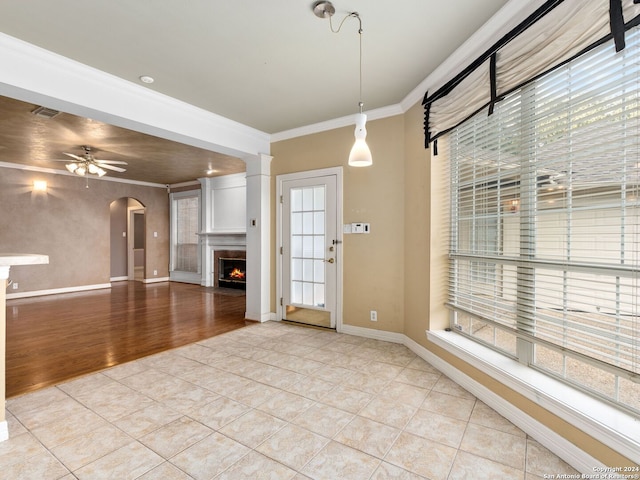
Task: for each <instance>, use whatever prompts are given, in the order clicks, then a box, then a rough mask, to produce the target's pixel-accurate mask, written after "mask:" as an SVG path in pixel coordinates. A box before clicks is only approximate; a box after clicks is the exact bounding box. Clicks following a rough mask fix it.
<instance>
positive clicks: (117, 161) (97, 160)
mask: <svg viewBox="0 0 640 480" xmlns="http://www.w3.org/2000/svg"><path fill="white" fill-rule="evenodd" d="M93 161H94V162H98V163H110V164H112V165H127V162H121V161H120V160H100V159H98V158H94V159H93Z"/></svg>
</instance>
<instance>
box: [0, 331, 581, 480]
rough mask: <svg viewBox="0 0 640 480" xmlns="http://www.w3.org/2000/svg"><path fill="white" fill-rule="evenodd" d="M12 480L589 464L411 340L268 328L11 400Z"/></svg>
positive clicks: (527, 470)
mask: <svg viewBox="0 0 640 480" xmlns="http://www.w3.org/2000/svg"><path fill="white" fill-rule="evenodd" d="M7 418H8V423H9V433H10V438H9V440H7V441H5V442H2V443H0V472H2V473H1V476H2V478H11V479H12V480H18V479H28V480H33V479H38V480H43V479H64V480H71V479H74V478H78V479H91V480H94V479H103V478H113V479H118V480H122V479H134V478H138V479H144V480H150V479H162V480H172V479H198V480H204V479H213V478H215V479H232V480H238V479H251V480H255V479H274V480H281V479H296V480H301V479H306V478H311V479H331V480H336V479H355V480H360V479H372V480H373V479H375V480H379V479H407V480H409V479H421V478H428V479H433V480H439V479H465V478H468V479H494V478H501V479H523V480H533V479H538V478H542V476H543V475H544V474H545V473H556V474H557V473H577V472H575V470H573V469H572V468H571V467H569V466H568V465H567V464H565V463H564V462H563V461H561V460H560V459H559V458H558V457H556V456H555V455H553V454H552V453H551V452H549V451H548V450H547V449H546V448H544V447H543V446H542V445H540V444H539V443H538V442H536V441H535V440H533V439H532V438H530V437H529V436H527V435H526V434H525V433H523V432H522V431H521V430H519V429H518V428H516V427H515V426H514V425H513V424H511V423H509V422H508V421H507V420H505V419H504V418H503V417H501V416H499V415H498V414H497V413H495V412H494V411H493V410H491V409H490V408H489V407H487V406H486V405H485V404H483V403H482V402H480V401H479V400H477V399H476V398H474V397H473V396H472V395H471V394H470V393H468V392H467V391H465V390H463V389H462V388H460V387H459V386H458V385H456V384H455V383H453V382H452V381H451V380H449V379H448V378H447V377H445V376H443V375H441V374H440V373H439V372H438V371H436V370H435V369H434V368H433V367H431V366H430V365H429V364H428V363H426V362H425V361H424V360H422V359H421V358H419V357H417V356H416V355H415V354H413V353H412V352H411V351H410V350H408V349H407V348H406V347H404V346H401V345H397V344H392V343H387V342H382V341H378V340H370V339H365V338H360V337H354V336H349V335H343V334H337V333H334V332H330V331H323V330H316V329H311V328H304V327H297V326H291V325H285V324H280V323H277V322H268V323H265V324H256V325H252V326H248V327H246V328H242V329H240V330H235V331H233V332H230V333H227V334H224V335H220V336H217V337H213V338H210V339H208V340H205V341H202V342H198V343H195V344H192V345H189V346H186V347H182V348H178V349H175V350H171V351H168V352H164V353H161V354H158V355H154V356H151V357H147V358H144V359H141V360H137V361H135V362H131V363H127V364H123V365H119V366H116V367H113V368H111V369H108V370H104V371H102V372H99V373H95V374H92V375H88V376H85V377H81V378H78V379H76V380H72V381H69V382H67V383H63V384H60V385H57V386H55V387H51V388H47V389H44V390H40V391H38V392H34V393H30V394H27V395H24V396H21V397H16V398H12V399H9V400H8V401H7Z"/></svg>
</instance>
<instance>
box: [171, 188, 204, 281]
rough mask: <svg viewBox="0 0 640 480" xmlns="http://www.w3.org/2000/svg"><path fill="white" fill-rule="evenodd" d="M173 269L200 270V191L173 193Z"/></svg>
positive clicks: (183, 270)
mask: <svg viewBox="0 0 640 480" xmlns="http://www.w3.org/2000/svg"><path fill="white" fill-rule="evenodd" d="M171 213H172V219H173V221H172V234H173V235H172V237H173V238H172V248H171V254H172V255H171V265H172V268H171V270H172V271H180V272H192V273H197V272H199V271H200V270H199V261H198V260H199V251H198V232H199V231H200V228H199V218H200V195H199V192H197V193H194V192H185V193H184V194H172V201H171Z"/></svg>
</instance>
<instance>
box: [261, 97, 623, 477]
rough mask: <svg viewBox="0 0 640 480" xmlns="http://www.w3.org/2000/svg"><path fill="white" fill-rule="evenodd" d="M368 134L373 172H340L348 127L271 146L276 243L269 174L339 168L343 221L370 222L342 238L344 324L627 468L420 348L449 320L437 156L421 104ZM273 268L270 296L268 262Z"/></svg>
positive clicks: (527, 405)
mask: <svg viewBox="0 0 640 480" xmlns="http://www.w3.org/2000/svg"><path fill="white" fill-rule="evenodd" d="M367 131H368V135H367V143H368V144H369V146H370V148H371V151H372V154H373V159H374V165H373V167H370V168H365V169H356V168H350V167H347V166H346V163H347V155H348V151H349V149H350V147H351V145H352V143H353V127H348V128H341V129H336V130H332V131H328V132H323V133H318V134H314V135H309V136H306V137H301V138H296V139H292V140H285V141H281V142H277V143H274V144H273V145H272V149H271V152H272V155H273V157H274V158H273V162H272V175H273V180H272V182H273V183H272V191H273V192H274V198H273V200H272V232H274V233H273V238H272V242H273V245H275V226H276V225H275V207H276V204H275V192H276V189H275V176H276V175H279V174H284V173H293V172H299V171H304V170H312V169H318V168H326V167H335V166H343V167H344V200H345V201H344V222H345V223H350V222H355V221H362V222H369V223H371V234H370V236H367V235H345V238H344V284H345V285H344V308H343V318H344V323H345V324H346V325H354V326H359V327H366V328H373V329H380V330H385V331H388V332H398V333H403V334H405V335H406V336H407V337H409V338H410V339H411V340H413V341H415V342H417V343H418V344H420V345H422V346H423V347H425V348H426V349H428V350H429V351H431V352H432V353H434V354H435V355H437V356H439V357H441V358H442V359H443V360H444V361H446V362H448V363H449V364H451V365H452V366H453V367H455V368H457V369H458V370H460V371H462V372H463V373H464V374H466V375H467V376H469V377H471V378H472V379H473V380H475V381H477V382H479V383H480V384H481V385H483V386H484V387H486V388H488V389H489V390H491V391H492V392H494V393H496V394H497V395H499V396H501V397H503V398H505V399H506V400H507V401H509V402H511V403H512V404H513V405H515V406H516V407H517V408H520V409H521V410H523V411H525V412H526V413H527V414H528V415H530V416H531V417H533V418H534V419H535V420H537V421H539V422H541V423H542V424H543V425H545V426H547V427H548V428H550V429H551V430H553V431H555V432H557V433H558V434H560V435H562V436H563V437H565V438H566V439H568V440H569V441H571V442H573V443H574V444H576V445H577V446H578V447H579V448H581V449H582V450H584V451H585V452H587V453H588V454H590V455H592V456H593V457H594V458H596V459H598V460H600V461H601V462H603V463H604V464H607V465H612V466H618V465H631V464H632V463H631V462H630V461H629V460H628V459H625V458H624V457H622V456H621V455H619V454H618V453H616V452H615V451H613V450H611V449H610V448H609V447H607V446H606V445H604V444H603V443H601V442H599V441H598V440H596V439H594V438H592V437H590V436H589V435H586V434H585V433H584V432H582V431H580V430H579V429H577V428H576V427H574V426H572V425H570V424H568V423H566V422H565V421H563V420H561V419H560V418H558V417H556V416H555V415H553V414H551V413H550V412H548V411H547V410H544V409H543V408H541V407H540V406H539V405H537V404H535V403H534V402H532V401H530V400H528V399H526V398H525V397H523V396H522V395H520V394H518V393H516V392H514V391H512V390H510V389H509V388H507V387H506V386H504V385H503V384H501V383H499V382H497V381H495V380H494V379H493V378H491V377H489V376H488V375H486V374H485V373H484V372H482V371H480V370H478V369H477V368H475V367H473V366H472V365H469V364H467V363H465V362H463V361H461V360H459V359H458V358H457V357H455V356H453V355H451V354H450V353H449V352H447V351H445V350H443V349H441V348H439V347H437V346H436V345H434V344H432V343H430V342H429V341H428V340H427V337H426V333H425V331H426V330H428V329H430V328H432V329H434V328H443V327H444V326H445V325H446V324H447V322H448V312H447V309H446V308H445V307H444V302H445V299H446V292H447V249H448V227H447V216H448V208H449V207H448V189H447V183H446V181H443V179H444V178H445V177H444V174H445V173H444V172H445V169H446V165H444V164H443V163H442V159H443V158H444V157H438V156H434V157H431V155H430V153H429V151H428V150H425V148H424V133H423V110H422V107H421V106H420V105H419V104H417V105H415V106H414V107H413V108H411V109H410V110H408V111H407V112H406V113H405V114H404V115H400V116H396V117H392V118H387V119H383V120H377V121H371V122H368V123H367ZM443 147H444V145H443V144H442V142H441V144H440V148H443ZM273 250H274V252H275V250H276V248H274V249H273ZM272 267H273V268H272V292H275V254H274V255H273V256H272ZM273 295H274V298H272V311H275V310H276V309H275V304H276V299H275V293H274V294H273ZM374 308H375V309H377V310H378V315H379V321H378V322H377V323H372V322H370V321H369V310H371V309H374Z"/></svg>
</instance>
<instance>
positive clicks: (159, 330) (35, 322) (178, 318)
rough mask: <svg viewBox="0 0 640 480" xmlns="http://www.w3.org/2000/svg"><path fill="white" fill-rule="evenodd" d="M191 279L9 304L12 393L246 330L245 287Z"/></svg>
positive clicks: (120, 285) (126, 284)
mask: <svg viewBox="0 0 640 480" xmlns="http://www.w3.org/2000/svg"><path fill="white" fill-rule="evenodd" d="M219 292H220V291H219V290H214V289H212V288H205V287H201V286H198V285H190V284H185V283H174V282H165V283H153V284H144V283H141V282H116V283H114V284H113V285H112V288H111V289H104V290H94V291H89V292H81V293H68V294H61V295H47V296H42V297H33V298H24V299H15V300H8V301H7V366H6V385H7V393H6V394H7V397H13V396H16V395H20V394H22V393H26V392H30V391H33V390H36V389H39V388H42V387H46V386H50V385H54V384H56V383H59V382H61V381H64V380H68V379H70V378H74V377H77V376H80V375H84V374H87V373H90V372H95V371H98V370H101V369H103V368H107V367H111V366H113V365H117V364H120V363H124V362H128V361H131V360H135V359H138V358H141V357H144V356H147V355H151V354H154V353H158V352H161V351H164V350H168V349H171V348H176V347H179V346H182V345H187V344H189V343H193V342H197V341H199V340H202V339H204V338H209V337H212V336H215V335H219V334H221V333H225V332H228V331H231V330H234V329H237V328H241V327H244V326H245V325H246V324H247V322H245V319H244V314H245V310H246V301H245V296H244V295H243V294H238V292H229V293H230V294H226V293H219Z"/></svg>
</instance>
